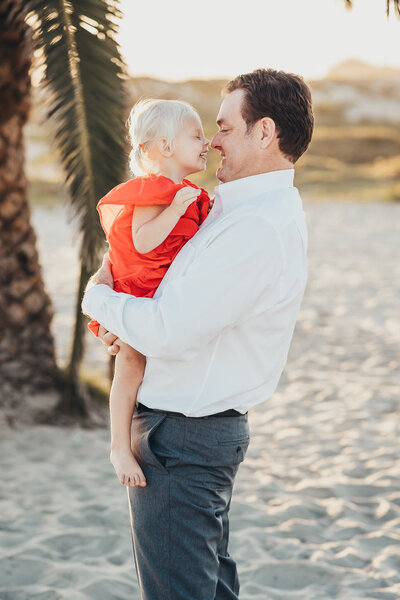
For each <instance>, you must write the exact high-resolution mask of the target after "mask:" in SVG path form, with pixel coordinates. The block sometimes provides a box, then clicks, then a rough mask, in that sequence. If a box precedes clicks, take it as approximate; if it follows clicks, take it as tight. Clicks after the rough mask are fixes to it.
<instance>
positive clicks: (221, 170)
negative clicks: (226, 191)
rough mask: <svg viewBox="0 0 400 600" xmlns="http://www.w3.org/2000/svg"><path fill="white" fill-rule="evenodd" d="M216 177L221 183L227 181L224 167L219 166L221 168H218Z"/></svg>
mask: <svg viewBox="0 0 400 600" xmlns="http://www.w3.org/2000/svg"><path fill="white" fill-rule="evenodd" d="M216 177H217V179H218V181H220V182H221V183H225V182H226V181H227V179H226V171H225V169H224V167H219V169H217V172H216Z"/></svg>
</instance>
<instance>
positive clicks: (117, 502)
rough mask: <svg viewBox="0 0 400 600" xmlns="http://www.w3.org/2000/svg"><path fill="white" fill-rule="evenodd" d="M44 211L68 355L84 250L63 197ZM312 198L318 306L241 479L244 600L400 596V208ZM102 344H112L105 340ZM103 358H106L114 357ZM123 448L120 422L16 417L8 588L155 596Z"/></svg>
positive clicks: (237, 513) (8, 446)
mask: <svg viewBox="0 0 400 600" xmlns="http://www.w3.org/2000/svg"><path fill="white" fill-rule="evenodd" d="M40 210H42V209H40ZM40 210H39V209H38V210H37V211H36V213H35V220H36V223H37V225H38V227H37V230H38V231H39V235H40V247H41V251H42V262H43V267H44V272H45V277H46V279H47V281H48V287H49V290H50V291H51V293H52V296H53V297H54V303H55V306H56V310H57V315H56V319H55V324H54V325H55V328H54V329H55V335H56V338H57V347H58V352H59V357H60V356H61V354H62V352H64V351H65V345H66V344H67V340H66V339H65V332H66V331H68V328H69V327H70V323H71V319H72V314H73V313H72V304H71V302H73V294H71V292H70V290H71V283H74V281H75V276H76V265H74V263H73V261H74V260H76V251H75V250H74V248H73V246H72V245H71V242H70V235H69V237H68V235H65V237H63V236H62V235H61V233H60V232H59V235H55V234H54V236H53V238H54V239H52V238H51V236H50V232H51V231H52V228H53V227H54V225H55V222H56V220H58V222H59V221H60V214H61V213H60V210H59V209H57V210H56V211H55V213H54V214H53V216H50V217H49V215H48V214H47V213H46V214H44V213H40ZM306 210H307V218H308V225H309V231H310V251H309V283H308V287H307V291H306V295H305V299H304V303H303V307H302V310H301V313H300V316H299V320H298V324H297V326H296V330H295V334H294V339H293V344H292V347H291V351H290V354H289V359H288V364H287V367H286V370H285V373H284V375H283V376H282V379H281V381H280V384H279V386H278V389H277V391H276V392H275V394H274V395H273V397H272V398H270V399H269V400H268V401H266V402H264V403H262V404H259V405H258V406H256V407H254V408H253V409H252V410H251V411H250V413H249V423H250V431H251V443H250V446H249V449H248V452H247V455H246V459H245V462H244V463H243V464H242V465H241V467H240V469H239V473H238V475H237V479H236V482H235V490H234V496H233V500H232V506H231V513H230V514H231V535H230V552H231V554H232V556H234V557H235V559H236V560H237V562H238V567H239V574H240V581H241V593H240V598H241V599H242V600H292V599H298V600H328V599H331V598H338V599H340V600H362V599H369V598H376V599H379V598H381V599H387V600H395V599H399V598H400V477H399V475H400V445H399V429H400V427H399V422H400V419H399V417H400V411H399V401H400V398H399V380H400V377H399V373H400V370H399V343H400V324H399V310H398V298H399V292H400V290H399V287H400V261H399V252H398V250H399V247H400V235H399V234H400V231H399V228H400V227H399V224H400V205H394V204H375V203H372V204H356V203H347V204H344V203H339V202H338V203H334V202H327V203H320V204H309V205H307V206H306ZM52 219H54V222H53V221H52ZM40 223H41V225H40ZM47 234H48V235H47ZM57 242H58V243H57ZM52 244H53V249H56V248H58V252H59V258H60V260H64V261H66V264H67V263H70V264H71V269H70V272H68V269H67V268H65V269H64V270H61V273H64V272H68V277H66V276H65V278H64V279H63V285H60V280H59V279H60V271H58V273H57V272H56V271H55V269H54V270H52V269H53V267H51V266H50V265H51V263H52V259H53V260H54V257H53V256H52ZM43 248H44V249H45V250H46V251H43ZM74 256H75V258H74ZM74 269H75V272H74ZM71 273H72V274H71ZM57 278H58V282H57ZM68 278H69V279H68ZM94 341H95V342H96V340H94ZM63 348H64V350H63ZM95 351H96V352H98V354H97V355H96V356H100V355H104V352H105V350H104V349H103V348H102V347H101V345H100V344H99V348H97V347H96V350H95ZM90 360H91V361H92V362H93V363H94V364H95V363H96V361H97V366H98V367H99V365H100V362H99V361H101V360H102V358H101V359H100V358H98V359H97V358H94V356H93V355H91V357H90ZM102 364H104V365H105V364H106V358H104V361H103V363H102ZM108 454H109V448H108V432H107V430H105V429H98V430H79V429H63V428H61V427H51V426H43V425H42V426H34V427H30V426H17V427H16V428H15V429H3V430H2V435H1V447H0V469H1V477H2V486H1V491H0V599H1V600H8V599H12V600H25V599H26V598H34V599H36V600H39V599H40V600H53V599H54V600H55V599H70V600H88V599H91V600H128V599H129V600H135V599H136V600H138V599H139V591H138V585H137V581H136V575H135V569H134V564H133V555H132V549H131V538H130V529H129V517H128V504H127V496H126V488H125V487H123V486H121V485H120V483H119V482H118V480H117V478H116V476H115V474H114V471H113V468H112V465H111V463H110V462H109V458H108ZM160 600H161V599H160ZM199 600H203V599H199Z"/></svg>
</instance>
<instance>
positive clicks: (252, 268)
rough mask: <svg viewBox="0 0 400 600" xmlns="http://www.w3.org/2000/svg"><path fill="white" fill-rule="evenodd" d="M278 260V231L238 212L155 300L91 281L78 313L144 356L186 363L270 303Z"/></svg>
mask: <svg viewBox="0 0 400 600" xmlns="http://www.w3.org/2000/svg"><path fill="white" fill-rule="evenodd" d="M283 264H284V260H283V248H282V244H281V240H280V237H279V233H278V232H277V230H276V229H275V228H274V227H273V226H272V225H271V224H270V223H269V222H267V221H265V220H264V219H262V218H261V219H260V218H255V217H254V216H244V217H242V218H241V220H240V221H236V222H234V223H231V224H230V225H228V226H227V227H226V228H225V229H224V230H222V231H221V232H219V233H218V235H217V236H216V237H215V238H214V239H213V240H211V241H210V242H209V244H208V245H207V246H206V247H205V248H204V249H202V251H201V252H200V253H199V255H198V256H196V257H195V258H194V260H193V262H192V263H191V265H190V266H189V267H188V269H187V270H186V272H185V273H183V274H182V275H181V276H179V277H177V278H175V279H173V280H171V281H168V282H167V284H166V285H165V286H164V289H163V291H162V294H161V295H160V297H158V298H138V297H136V296H132V295H130V294H125V293H122V292H115V291H114V290H112V289H111V288H110V287H108V286H106V285H92V284H90V283H89V285H88V287H87V289H86V292H85V295H84V297H83V301H82V310H83V312H84V313H85V314H87V315H89V316H90V317H92V318H93V319H96V321H98V322H99V323H101V324H102V325H103V326H104V327H105V328H106V329H107V330H108V331H111V332H112V333H114V334H115V335H117V336H118V337H119V338H120V339H121V340H122V341H123V342H125V343H127V344H129V345H130V346H132V347H133V348H136V349H137V350H138V351H139V352H141V353H142V354H144V355H145V356H148V357H152V358H167V359H168V358H169V359H177V360H191V359H193V358H194V357H195V356H196V355H197V354H198V353H199V352H200V351H201V349H202V348H203V347H204V345H206V344H208V343H209V342H210V341H211V340H212V339H213V338H214V337H216V336H218V335H219V334H220V333H221V331H222V330H223V329H225V328H227V327H231V326H233V325H235V323H237V322H239V321H240V320H242V319H245V318H250V317H251V316H252V314H254V312H255V311H256V310H257V311H258V310H260V309H262V307H267V306H268V304H272V303H273V302H274V301H276V298H277V296H278V289H279V286H278V282H279V278H280V275H281V273H282V270H283Z"/></svg>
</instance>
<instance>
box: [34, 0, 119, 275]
mask: <svg viewBox="0 0 400 600" xmlns="http://www.w3.org/2000/svg"><path fill="white" fill-rule="evenodd" d="M27 4H28V7H29V10H30V13H29V15H28V20H29V22H30V24H31V26H32V28H33V32H34V34H33V39H34V45H35V48H36V50H37V52H40V53H42V56H43V64H44V69H45V71H44V80H43V82H42V84H44V86H45V87H46V88H47V90H48V92H49V94H48V115H49V118H51V119H52V120H53V123H54V127H55V140H56V145H57V147H58V149H59V151H60V156H61V161H62V164H63V167H64V170H65V176H66V182H67V184H68V188H69V192H70V197H71V204H72V206H73V209H74V213H75V215H76V217H77V220H78V224H79V228H80V231H81V233H82V243H81V250H80V256H81V260H82V264H84V265H85V267H86V269H87V270H88V271H89V272H91V271H93V270H94V269H95V268H97V265H98V260H99V253H100V251H101V249H102V248H103V247H104V233H103V231H102V229H101V227H100V223H99V218H98V213H97V211H96V204H97V202H98V200H99V199H100V197H101V196H103V195H104V194H106V193H107V192H108V191H109V190H110V188H112V187H114V186H115V185H117V184H118V183H120V182H121V181H122V179H123V176H124V172H125V166H126V135H125V129H124V121H123V114H124V106H125V95H124V88H123V85H124V79H125V77H126V72H125V65H124V63H123V60H122V58H121V54H120V50H119V46H118V44H117V41H116V34H117V32H118V21H119V19H120V17H121V12H120V10H119V2H118V0H74V1H70V0H28V2H27Z"/></svg>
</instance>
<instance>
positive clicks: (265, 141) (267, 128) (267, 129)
mask: <svg viewBox="0 0 400 600" xmlns="http://www.w3.org/2000/svg"><path fill="white" fill-rule="evenodd" d="M259 125H260V135H261V137H260V148H268V146H270V145H271V143H272V141H273V139H274V137H275V133H276V126H275V121H274V120H273V119H271V118H270V117H264V118H262V119H260V123H259Z"/></svg>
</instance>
